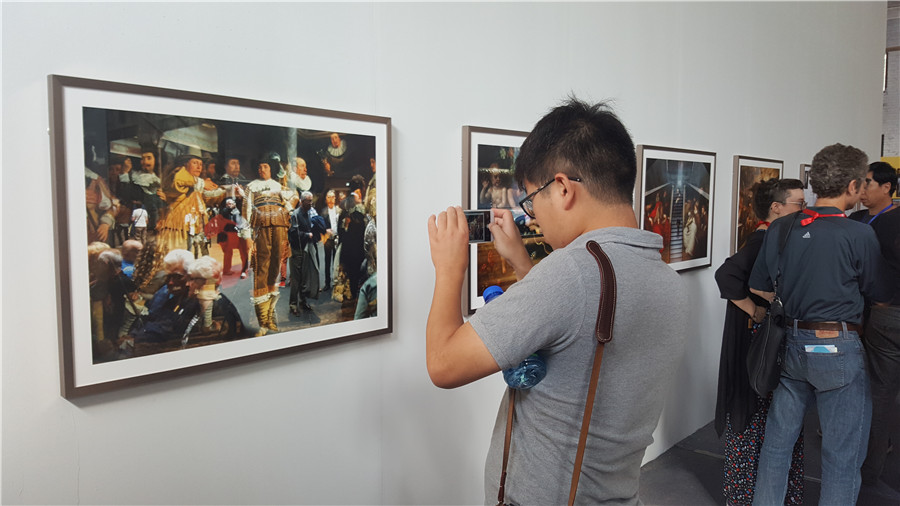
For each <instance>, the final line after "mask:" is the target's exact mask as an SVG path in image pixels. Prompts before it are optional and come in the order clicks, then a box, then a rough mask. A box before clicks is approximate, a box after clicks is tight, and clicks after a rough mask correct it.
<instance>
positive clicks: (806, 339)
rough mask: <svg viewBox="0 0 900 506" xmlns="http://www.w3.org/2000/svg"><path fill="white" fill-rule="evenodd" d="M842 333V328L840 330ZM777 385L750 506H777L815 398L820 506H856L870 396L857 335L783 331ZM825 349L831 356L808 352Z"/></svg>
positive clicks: (784, 489) (867, 435)
mask: <svg viewBox="0 0 900 506" xmlns="http://www.w3.org/2000/svg"><path fill="white" fill-rule="evenodd" d="M845 329H846V327H845ZM785 340H786V348H785V357H784V369H783V370H782V372H781V381H780V382H779V384H778V387H776V388H775V392H774V393H773V395H772V406H771V407H770V408H769V417H768V418H767V419H766V433H765V436H764V439H763V446H762V452H761V454H760V459H759V471H758V475H757V478H756V491H755V493H754V497H753V504H754V505H781V504H783V501H784V494H785V492H786V491H787V479H788V469H789V467H790V464H791V451H792V450H793V448H794V443H795V442H796V441H797V435H798V434H799V433H800V429H801V428H802V426H803V417H804V415H805V413H806V407H807V405H808V404H809V403H810V401H811V400H812V399H813V396H815V399H816V404H817V406H818V410H819V423H820V425H821V427H822V492H821V495H820V497H819V504H827V505H838V506H846V505H852V504H856V498H857V495H858V494H859V486H860V471H859V469H860V466H862V463H863V460H864V459H865V457H866V445H867V443H868V438H869V424H870V422H871V419H872V397H871V392H870V391H869V377H868V373H867V372H866V365H865V352H864V351H863V346H862V342H861V341H860V339H859V335H858V334H857V333H856V332H851V331H847V330H843V331H840V332H839V333H838V337H835V338H829V339H820V338H817V337H816V331H814V330H800V329H797V328H793V329H788V335H787V336H786V337H785ZM807 346H810V347H812V346H826V347H828V348H831V349H830V350H829V351H834V352H833V353H828V352H826V353H817V352H814V351H812V350H810V351H807Z"/></svg>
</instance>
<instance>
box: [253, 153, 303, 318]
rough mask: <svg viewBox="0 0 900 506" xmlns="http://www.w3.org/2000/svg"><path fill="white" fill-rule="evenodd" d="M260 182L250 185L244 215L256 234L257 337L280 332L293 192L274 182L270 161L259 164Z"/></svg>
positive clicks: (254, 271) (254, 275)
mask: <svg viewBox="0 0 900 506" xmlns="http://www.w3.org/2000/svg"><path fill="white" fill-rule="evenodd" d="M257 173H258V174H259V179H255V180H253V181H251V182H250V183H249V184H247V188H246V197H245V199H244V212H243V213H242V214H243V215H244V217H245V219H247V220H248V221H249V223H250V227H251V228H252V230H253V242H254V251H253V256H252V258H253V296H252V298H251V302H252V303H253V307H254V310H255V311H256V318H257V319H258V320H259V331H258V332H257V335H259V336H262V335H265V334H266V333H268V332H269V331H278V326H277V325H276V317H275V305H276V302H277V300H278V278H279V274H280V265H279V264H280V263H281V257H282V255H283V253H284V248H285V247H287V232H288V228H290V226H291V217H290V209H291V207H290V204H289V201H290V199H291V197H292V195H293V192H291V191H290V190H285V189H284V188H282V186H281V184H279V183H278V182H277V181H274V180H273V179H272V169H271V167H270V166H269V163H268V162H267V161H261V162H259V163H258V164H257Z"/></svg>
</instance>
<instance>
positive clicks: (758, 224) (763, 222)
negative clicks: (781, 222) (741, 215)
mask: <svg viewBox="0 0 900 506" xmlns="http://www.w3.org/2000/svg"><path fill="white" fill-rule="evenodd" d="M760 225H765V226H767V227H768V226H769V225H771V223H769V222H768V221H760V222H759V223H757V224H756V227H757V228H759V226H760Z"/></svg>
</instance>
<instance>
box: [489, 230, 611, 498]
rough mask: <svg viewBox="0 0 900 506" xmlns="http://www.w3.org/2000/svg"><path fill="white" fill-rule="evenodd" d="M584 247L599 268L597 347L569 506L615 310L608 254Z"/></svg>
mask: <svg viewBox="0 0 900 506" xmlns="http://www.w3.org/2000/svg"><path fill="white" fill-rule="evenodd" d="M587 249H588V251H590V253H591V255H593V256H594V259H595V260H597V266H598V267H599V268H600V307H599V308H598V309H597V326H596V328H595V331H594V333H595V335H596V337H597V348H596V351H595V352H594V365H593V367H592V368H591V382H590V384H589V385H588V393H587V399H586V400H585V403H584V418H582V420H581V434H580V435H579V437H578V451H577V453H576V454H575V469H574V470H573V471H572V487H571V489H570V490H569V506H572V505H573V504H574V503H575V493H576V492H577V491H578V479H579V478H580V477H581V464H582V462H583V461H584V447H585V443H586V442H587V434H588V429H589V428H590V425H591V413H592V412H593V410H594V398H595V397H596V394H597V380H598V379H599V378H600V364H601V363H602V362H603V345H604V344H606V343H608V342H609V341H610V340H612V331H613V320H614V318H615V313H616V274H615V271H614V270H613V267H612V263H610V261H609V257H607V256H606V253H604V252H603V250H602V249H601V248H600V245H599V244H597V243H596V242H595V241H588V243H587ZM515 403H516V391H515V390H514V389H512V388H510V389H509V410H508V411H507V414H506V437H505V438H504V441H503V466H502V469H501V471H500V489H499V491H498V493H497V500H498V502H497V506H502V505H503V504H504V503H503V501H504V499H505V498H506V497H505V496H506V490H505V489H506V466H507V463H508V462H509V446H510V441H511V440H512V423H513V414H514V411H515Z"/></svg>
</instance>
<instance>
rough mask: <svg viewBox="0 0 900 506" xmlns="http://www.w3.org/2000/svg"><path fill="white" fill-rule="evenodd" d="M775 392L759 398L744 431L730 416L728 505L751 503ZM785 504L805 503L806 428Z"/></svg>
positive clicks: (795, 456) (796, 451) (795, 455)
mask: <svg viewBox="0 0 900 506" xmlns="http://www.w3.org/2000/svg"><path fill="white" fill-rule="evenodd" d="M771 402H772V395H771V394H769V397H768V398H766V399H763V398H762V397H757V398H756V413H754V414H753V417H752V418H751V419H750V423H749V424H748V425H747V427H746V429H744V432H741V433H735V432H734V430H733V429H732V426H731V419H730V418H729V419H728V421H727V423H726V425H725V480H724V490H723V492H724V494H725V501H726V504H728V505H735V506H737V505H741V506H743V505H748V506H749V505H750V504H751V503H752V502H753V488H754V485H755V483H756V467H757V465H758V463H759V451H760V448H761V447H762V441H763V436H764V435H765V431H766V415H768V413H769V404H770V403H771ZM784 504H803V431H802V430H801V431H800V436H799V437H797V442H796V443H795V444H794V451H793V453H792V455H791V468H790V471H789V472H788V488H787V494H786V495H785V498H784Z"/></svg>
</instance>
